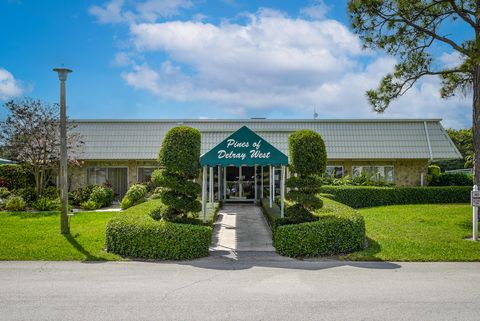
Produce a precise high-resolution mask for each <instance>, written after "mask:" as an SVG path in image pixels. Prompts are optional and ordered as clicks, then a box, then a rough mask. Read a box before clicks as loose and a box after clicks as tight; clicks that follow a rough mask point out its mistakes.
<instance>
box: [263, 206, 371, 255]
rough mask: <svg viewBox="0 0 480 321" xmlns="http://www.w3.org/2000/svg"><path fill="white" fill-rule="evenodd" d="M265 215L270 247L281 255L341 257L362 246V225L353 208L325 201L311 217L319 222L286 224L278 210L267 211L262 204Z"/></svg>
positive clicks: (358, 215)
mask: <svg viewBox="0 0 480 321" xmlns="http://www.w3.org/2000/svg"><path fill="white" fill-rule="evenodd" d="M262 205H263V208H264V213H265V215H266V217H267V219H268V221H269V222H270V225H271V226H272V232H273V245H274V246H275V249H276V250H277V252H278V253H279V254H281V255H285V256H290V257H314V256H329V255H337V254H344V253H349V252H354V251H357V250H361V249H362V248H364V246H365V240H366V236H365V222H364V220H363V217H362V216H361V215H360V214H359V213H358V212H357V211H355V210H354V209H352V208H350V207H348V206H346V205H343V204H340V203H338V202H335V201H333V200H330V199H324V207H323V208H322V209H320V210H318V211H316V212H315V213H314V214H315V215H316V216H317V217H318V221H315V222H308V223H300V224H289V222H288V218H286V219H282V218H280V217H279V211H278V207H277V206H276V205H274V207H273V208H272V209H270V208H269V204H268V202H265V201H264V202H262Z"/></svg>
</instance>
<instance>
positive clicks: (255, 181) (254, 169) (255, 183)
mask: <svg viewBox="0 0 480 321" xmlns="http://www.w3.org/2000/svg"><path fill="white" fill-rule="evenodd" d="M253 172H254V175H255V179H254V183H253V184H254V185H255V202H256V201H257V165H255V166H254V167H253Z"/></svg>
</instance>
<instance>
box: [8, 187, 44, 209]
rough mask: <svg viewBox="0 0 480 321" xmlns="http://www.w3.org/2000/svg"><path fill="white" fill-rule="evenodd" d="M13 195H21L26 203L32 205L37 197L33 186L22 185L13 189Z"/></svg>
mask: <svg viewBox="0 0 480 321" xmlns="http://www.w3.org/2000/svg"><path fill="white" fill-rule="evenodd" d="M13 193H14V194H15V195H18V196H21V197H22V198H23V200H24V201H25V202H26V203H27V205H32V204H33V203H34V202H35V201H36V200H37V198H38V195H37V192H36V191H35V188H34V187H24V188H19V189H17V190H15V191H13Z"/></svg>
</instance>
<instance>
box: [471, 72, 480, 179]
mask: <svg viewBox="0 0 480 321" xmlns="http://www.w3.org/2000/svg"><path fill="white" fill-rule="evenodd" d="M472 115H473V119H472V121H473V124H472V125H473V130H472V135H473V151H474V154H473V172H474V184H476V185H480V64H478V63H477V64H476V65H475V67H474V74H473V113H472Z"/></svg>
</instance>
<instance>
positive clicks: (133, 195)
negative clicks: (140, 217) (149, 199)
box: [120, 184, 148, 209]
mask: <svg viewBox="0 0 480 321" xmlns="http://www.w3.org/2000/svg"><path fill="white" fill-rule="evenodd" d="M147 193H148V188H147V186H145V185H143V184H133V185H132V186H130V188H129V189H128V191H127V193H126V194H125V196H124V197H123V199H122V202H121V204H120V207H121V208H122V209H127V208H129V207H132V206H133V205H135V204H138V203H139V202H144V201H145V197H146V196H147Z"/></svg>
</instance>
